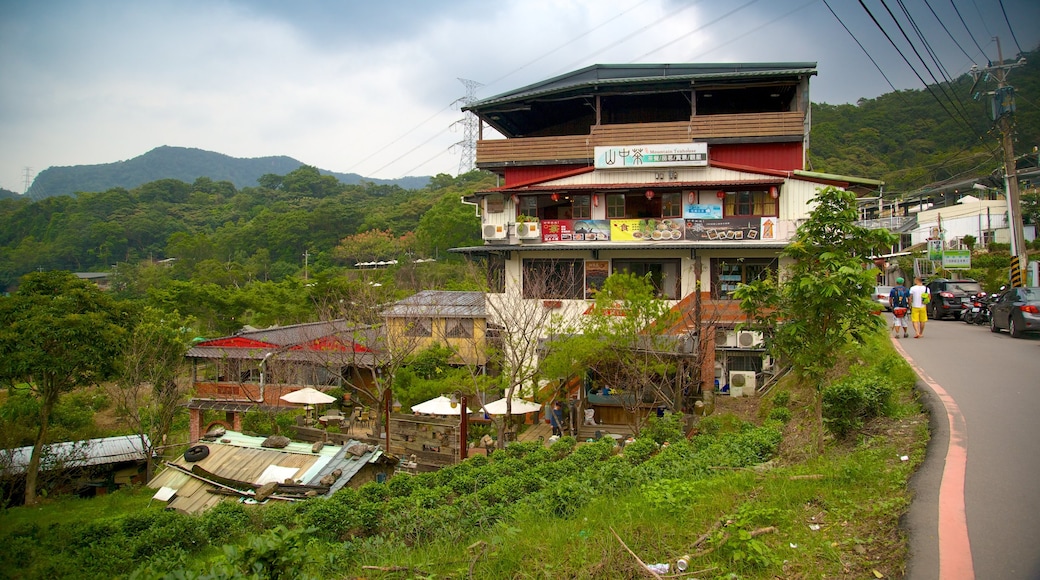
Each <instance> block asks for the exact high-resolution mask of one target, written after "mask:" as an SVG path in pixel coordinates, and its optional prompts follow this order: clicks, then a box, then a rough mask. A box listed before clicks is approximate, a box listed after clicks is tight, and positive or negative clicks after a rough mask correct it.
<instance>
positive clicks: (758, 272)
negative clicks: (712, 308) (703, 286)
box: [711, 258, 776, 300]
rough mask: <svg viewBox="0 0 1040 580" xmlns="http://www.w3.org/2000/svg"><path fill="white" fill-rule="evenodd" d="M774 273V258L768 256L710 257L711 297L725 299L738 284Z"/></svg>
mask: <svg viewBox="0 0 1040 580" xmlns="http://www.w3.org/2000/svg"><path fill="white" fill-rule="evenodd" d="M775 273H776V260H774V259H769V258H712V259H711V297H712V298H713V299H715V300H720V299H721V300H727V299H729V298H730V295H731V294H732V293H733V291H734V290H736V289H737V285H738V284H747V283H748V282H751V281H753V280H761V279H764V278H766V277H769V276H773V275H775Z"/></svg>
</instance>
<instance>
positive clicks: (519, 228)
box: [516, 222, 542, 240]
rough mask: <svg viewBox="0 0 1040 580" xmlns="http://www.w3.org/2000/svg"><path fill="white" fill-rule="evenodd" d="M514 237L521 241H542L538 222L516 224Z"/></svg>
mask: <svg viewBox="0 0 1040 580" xmlns="http://www.w3.org/2000/svg"><path fill="white" fill-rule="evenodd" d="M516 237H518V238H520V239H521V240H540V239H542V228H541V225H540V224H539V222H519V223H517V224H516Z"/></svg>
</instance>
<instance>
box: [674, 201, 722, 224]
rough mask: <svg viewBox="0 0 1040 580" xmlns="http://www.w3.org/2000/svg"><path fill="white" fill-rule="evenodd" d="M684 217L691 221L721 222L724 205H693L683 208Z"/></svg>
mask: <svg viewBox="0 0 1040 580" xmlns="http://www.w3.org/2000/svg"><path fill="white" fill-rule="evenodd" d="M683 217H684V218H686V219H689V220H720V219H722V204H721V203H720V204H713V205H706V204H701V203H693V204H690V205H687V206H686V207H685V208H683Z"/></svg>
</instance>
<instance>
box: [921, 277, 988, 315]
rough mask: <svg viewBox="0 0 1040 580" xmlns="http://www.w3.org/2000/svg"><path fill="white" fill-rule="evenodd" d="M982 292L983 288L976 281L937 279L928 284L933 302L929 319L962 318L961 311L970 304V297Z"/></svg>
mask: <svg viewBox="0 0 1040 580" xmlns="http://www.w3.org/2000/svg"><path fill="white" fill-rule="evenodd" d="M979 292H982V286H981V285H980V284H979V283H978V282H977V281H975V280H970V279H967V280H947V279H946V278H936V279H934V280H932V281H930V282H928V293H929V294H931V295H932V301H931V303H930V304H929V305H928V318H930V319H932V320H942V319H943V318H960V316H961V310H962V308H963V307H964V306H966V305H967V304H968V297H969V296H971V295H972V294H978V293H979Z"/></svg>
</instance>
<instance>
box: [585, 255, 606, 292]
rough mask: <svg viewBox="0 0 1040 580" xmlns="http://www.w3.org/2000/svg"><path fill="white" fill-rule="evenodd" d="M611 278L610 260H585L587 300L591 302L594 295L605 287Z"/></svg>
mask: <svg viewBox="0 0 1040 580" xmlns="http://www.w3.org/2000/svg"><path fill="white" fill-rule="evenodd" d="M608 276H610V260H585V298H586V299H589V300H591V299H592V298H593V294H595V293H596V291H597V290H599V289H600V288H602V287H603V283H604V282H606V281H607V277H608Z"/></svg>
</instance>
